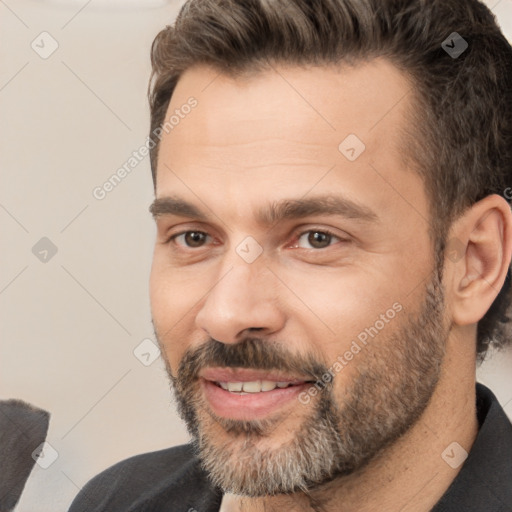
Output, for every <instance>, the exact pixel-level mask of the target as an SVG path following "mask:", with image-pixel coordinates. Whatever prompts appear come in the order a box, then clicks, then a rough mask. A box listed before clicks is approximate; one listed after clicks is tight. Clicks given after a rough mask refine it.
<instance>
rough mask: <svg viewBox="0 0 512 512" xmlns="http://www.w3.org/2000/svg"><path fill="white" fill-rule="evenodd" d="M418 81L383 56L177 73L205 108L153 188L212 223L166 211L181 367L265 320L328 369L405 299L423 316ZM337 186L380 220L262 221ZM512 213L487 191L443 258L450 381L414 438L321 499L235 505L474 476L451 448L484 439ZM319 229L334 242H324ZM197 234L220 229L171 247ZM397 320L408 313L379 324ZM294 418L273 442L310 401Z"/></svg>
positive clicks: (161, 265)
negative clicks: (410, 163)
mask: <svg viewBox="0 0 512 512" xmlns="http://www.w3.org/2000/svg"><path fill="white" fill-rule="evenodd" d="M411 88H412V86H411V83H410V82H409V81H408V79H407V77H406V76H404V75H403V74H402V73H401V72H400V71H398V70H397V69H396V68H395V67H394V66H393V65H391V64H390V63H388V62H386V61H384V60H374V61H371V62H369V63H365V64H361V65H358V66H356V67H344V68H339V69H336V68H333V67H320V68H315V69H314V70H313V69H306V68H296V67H287V66H276V67H274V68H272V69H269V70H268V71H264V72H261V73H258V74H253V75H250V76H245V77H239V78H236V79H234V78H230V77H228V76H225V75H223V74H221V73H219V72H218V71H216V70H213V69H211V68H208V67H206V66H201V67H196V68H192V69H189V70H188V71H187V72H186V73H185V74H184V75H183V76H182V77H181V79H180V80H179V82H178V85H177V87H176V90H175V92H174V94H173V97H172V99H171V103H170V105H169V112H172V111H174V110H175V109H176V108H180V106H181V105H183V104H184V103H186V102H187V99H188V98H189V97H190V96H194V97H195V98H196V99H197V101H198V105H197V107H196V108H195V109H194V110H193V111H192V112H191V113H190V114H189V115H188V116H187V117H186V118H185V119H183V120H182V121H181V122H180V124H179V125H178V126H176V127H174V129H173V130H172V131H170V132H169V133H168V134H165V135H164V137H163V138H162V141H161V147H160V153H159V161H158V171H157V185H156V197H157V199H158V198H164V197H169V196H173V197H180V198H182V199H183V200H185V201H187V202H189V203H191V204H192V205H194V206H195V207H196V208H197V209H199V210H201V211H202V212H204V214H205V218H204V219H199V218H197V217H189V216H185V215H178V214H170V213H168V214H165V213H163V214H161V215H157V216H156V217H155V218H156V224H157V237H156V244H155V250H154V259H153V267H152V272H151V282H150V293H151V305H152V315H153V322H154V325H155V331H156V333H157V335H158V338H159V341H160V343H161V346H162V350H163V353H164V357H165V359H166V361H167V364H168V367H169V371H170V372H171V373H172V374H173V375H176V372H177V369H178V367H179V364H180V361H181V360H182V358H183V356H184V354H185V352H186V351H187V350H189V349H194V348H197V347H199V346H201V344H203V343H205V342H206V341H207V340H208V339H209V338H214V339H216V340H218V341H221V342H222V343H225V344H236V343H237V342H239V341H240V340H241V339H242V338H243V337H245V336H247V334H248V333H250V332H254V331H253V330H254V329H258V331H257V332H258V336H259V337H263V338H265V339H268V340H280V341H281V342H283V341H285V342H286V348H287V349H288V350H290V351H292V352H293V353H294V354H299V355H302V354H316V355H317V356H318V357H319V358H321V359H322V360H323V361H324V362H325V363H326V364H327V365H329V363H330V364H332V363H333V362H334V361H336V358H337V356H339V355H340V354H343V353H344V352H345V351H346V350H348V349H349V348H350V342H351V340H353V339H355V338H356V337H357V335H358V334H359V333H360V332H361V331H362V330H364V329H365V328H366V327H368V326H371V325H374V323H375V321H376V320H377V319H378V318H379V315H381V314H382V313H384V312H385V311H386V310H388V309H389V308H391V307H392V305H393V304H394V303H396V302H398V303H400V304H401V305H402V306H403V308H404V311H405V312H407V313H409V314H414V313H416V312H417V311H419V309H420V306H421V304H422V301H423V300H424V286H425V285H424V283H425V281H426V280H428V279H429V278H430V276H431V275H432V272H433V270H434V255H433V246H432V240H431V239H430V238H429V234H428V218H429V203H428V198H427V197H426V194H425V188H424V184H423V182H422V181H421V179H420V178H419V176H418V175H417V174H416V173H415V172H414V171H413V170H412V169H407V168H405V166H404V162H403V159H402V155H401V152H400V142H401V141H400V130H401V129H403V128H406V127H407V119H406V114H407V111H408V109H410V108H413V103H412V97H413V94H411ZM348 134H356V135H357V137H358V138H359V139H360V140H362V141H363V142H364V144H365V146H366V149H365V151H364V152H363V153H362V154H361V155H360V156H359V158H357V160H355V161H354V162H350V161H349V160H347V159H346V158H345V156H344V155H343V154H342V153H341V152H340V151H339V149H338V146H339V144H340V142H341V141H343V140H344V139H345V137H346V136H347V135H348ZM327 194H331V195H332V194H336V195H343V196H344V197H346V198H348V199H351V200H352V201H355V202H357V204H358V205H362V206H364V207H366V208H368V209H371V210H372V211H373V212H374V213H375V215H376V220H375V219H374V220H361V219H351V218H346V217H344V216H342V215H327V214H315V215H311V216H307V217H305V218H300V219H287V220H283V221H281V222H278V223H276V224H275V225H272V226H271V225H267V224H261V223H260V222H258V211H259V210H260V209H262V208H264V207H265V206H266V205H268V203H269V202H278V201H281V200H284V199H297V200H302V199H304V198H312V197H317V196H322V195H327ZM511 217H512V215H511V212H510V208H509V207H508V205H507V203H506V201H505V200H504V199H503V198H501V197H499V196H489V197H487V198H485V199H483V200H482V201H480V202H479V203H477V204H475V205H474V206H473V207H472V208H470V209H468V210H467V211H466V212H465V213H464V215H462V216H461V217H459V218H458V219H457V220H456V221H455V222H454V224H453V225H452V227H451V231H450V236H449V238H456V239H457V240H459V241H460V243H461V247H463V248H464V250H463V254H461V257H460V258H459V259H457V261H451V260H448V259H447V260H446V262H445V267H444V274H443V285H444V290H445V306H446V309H445V313H444V315H445V316H444V320H445V323H446V325H447V326H448V327H449V334H448V338H447V341H446V347H445V351H446V352H445V357H444V359H443V361H442V371H441V378H440V380H439V382H438V385H437V387H436V389H435V391H434V394H433V395H432V397H431V400H430V402H429V405H428V406H427V408H426V409H425V411H424V413H423V414H422V416H421V417H420V419H419V420H418V421H417V422H416V423H415V424H414V425H413V426H411V428H410V429H409V431H408V432H407V433H406V434H405V435H404V436H402V437H401V438H400V439H399V440H398V441H397V442H396V443H394V444H393V445H392V446H390V447H388V448H387V449H386V450H385V451H384V452H382V454H381V455H380V456H379V457H377V458H376V459H375V460H373V461H372V462H370V463H369V464H368V465H367V466H365V468H364V469H362V470H361V471H358V472H356V473H354V474H352V475H349V476H345V477H343V478H339V479H337V480H335V481H333V482H331V483H330V484H328V485H326V486H323V487H322V488H319V489H317V490H313V491H311V493H310V496H306V495H305V494H302V493H296V494H293V495H291V496H283V495H278V496H273V497H263V498H240V497H238V496H231V497H230V498H229V501H228V506H229V510H233V511H239V510H244V511H250V512H256V511H263V510H267V511H268V510H293V511H303V510H304V511H305V510H317V509H316V508H315V507H314V505H312V503H315V502H317V503H318V502H322V508H318V510H320V509H321V510H325V511H331V510H332V511H334V510H336V511H340V510H343V511H344V512H351V511H359V512H369V511H377V510H378V511H382V510H404V511H407V510H410V511H413V510H414V511H416V512H418V511H419V512H421V511H428V510H430V509H431V508H432V507H433V505H434V504H435V503H436V502H437V501H438V500H439V498H440V497H441V496H442V495H443V494H444V492H445V491H446V490H447V488H448V487H449V485H450V483H451V482H452V481H453V479H454V478H455V476H456V475H457V473H458V471H459V470H460V467H459V468H457V469H452V468H451V467H450V466H448V465H447V464H446V463H445V462H444V461H443V459H442V458H441V454H442V453H443V451H444V450H445V448H446V447H447V446H449V445H450V444H451V443H452V442H453V441H456V442H457V443H459V445H461V446H462V447H463V448H464V449H465V450H467V451H469V450H470V448H471V445H472V444H473V442H474V439H475V436H476V434H477V430H478V424H477V420H476V410H475V342H476V324H477V322H478V321H479V320H480V318H481V317H482V316H483V315H484V314H485V312H486V311H487V309H488V308H489V307H490V305H491V304H492V302H493V300H494V299H495V297H496V295H497V294H498V291H499V290H500V288H501V286H502V284H503V282H504V280H505V276H506V271H507V268H508V265H509V263H510V259H511V252H512V245H511V239H512V219H511ZM308 230H310V231H311V230H313V231H315V230H316V231H321V232H323V231H325V230H327V231H330V232H332V233H333V234H334V235H335V237H334V238H333V239H331V244H330V245H329V246H328V247H325V248H314V247H312V246H311V245H309V244H308V234H309V233H310V231H308ZM185 231H201V232H205V233H207V234H208V235H209V237H208V238H207V239H206V241H205V243H204V245H201V246H199V247H187V245H186V243H185V242H186V239H185V238H184V237H183V236H181V237H177V238H174V239H173V240H171V241H168V240H169V237H170V236H172V235H177V234H179V233H183V232H185ZM304 233H306V234H305V235H304ZM247 236H251V237H252V238H254V239H255V240H256V241H257V242H258V244H259V246H261V248H262V254H261V255H260V256H259V257H258V258H256V259H255V261H254V262H253V263H247V262H246V261H244V259H242V258H241V257H240V255H239V254H238V253H237V252H236V248H237V246H238V245H239V244H240V243H241V242H242V241H243V240H244V239H245V238H246V237H247ZM248 290H249V291H250V293H247V291H248ZM399 327H400V319H397V320H396V321H391V322H389V324H387V325H386V326H385V328H384V330H383V332H384V331H385V332H386V336H389V335H390V334H392V333H393V332H394V331H395V330H398V328H399ZM357 369H358V360H357V357H356V358H354V360H352V361H351V362H350V363H349V364H348V365H347V366H346V367H345V368H344V369H343V371H342V372H340V373H339V374H338V375H337V376H336V377H335V379H334V382H333V386H334V389H335V391H336V396H337V398H338V399H339V400H340V401H342V400H343V392H344V390H345V389H346V388H347V386H348V385H349V384H350V382H351V381H352V379H353V378H354V376H355V375H356V374H357ZM287 407H289V406H287ZM292 410H293V414H283V415H282V416H281V417H280V421H279V422H277V424H276V426H275V428H274V429H273V431H272V435H271V436H270V437H267V438H266V439H265V440H264V441H262V442H264V443H267V446H269V447H278V446H279V445H280V444H282V443H283V442H286V441H287V440H289V439H290V436H293V434H294V430H296V428H297V426H298V425H299V424H300V422H302V421H303V420H304V417H305V415H306V414H307V408H306V407H303V408H302V409H299V408H297V406H296V405H295V406H294V408H293V409H291V408H290V407H289V410H287V411H285V412H288V413H289V412H290V411H292ZM215 428H216V430H215V432H216V436H218V438H219V440H226V441H229V434H228V433H226V432H225V431H224V430H223V429H222V428H221V427H220V426H217V427H215ZM362 490H364V491H362Z"/></svg>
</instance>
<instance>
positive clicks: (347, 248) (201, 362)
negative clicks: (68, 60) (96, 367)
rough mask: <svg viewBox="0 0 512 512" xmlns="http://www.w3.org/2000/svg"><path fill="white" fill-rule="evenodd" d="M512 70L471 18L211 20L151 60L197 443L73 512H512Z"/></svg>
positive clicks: (241, 8)
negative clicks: (489, 368)
mask: <svg viewBox="0 0 512 512" xmlns="http://www.w3.org/2000/svg"><path fill="white" fill-rule="evenodd" d="M511 62H512V49H511V47H510V46H509V44H508V43H507V42H506V40H505V38H504V37H503V36H502V34H501V33H500V31H499V29H498V27H497V25H496V23H495V20H494V18H493V16H492V14H491V13H490V12H489V10H488V9H487V8H486V7H485V6H484V5H482V4H481V3H479V2H477V1H476V0H428V1H427V0H413V1H410V0H407V1H405V0H403V1H401V0H317V1H315V2H308V1H306V0H251V1H247V0H244V1H242V0H206V1H205V0H203V1H201V0H192V1H190V2H188V3H186V4H185V6H184V7H183V8H182V10H181V13H180V15H179V16H178V18H177V20H176V23H175V25H174V26H173V27H167V28H166V29H165V30H163V31H162V32H161V33H160V34H159V35H158V36H157V38H156V40H155V42H154V44H153V49H152V63H153V77H152V85H151V91H150V100H151V109H152V110H151V115H152V122H151V137H152V140H153V141H154V143H155V144H154V148H153V150H152V155H151V160H152V169H153V178H154V183H155V194H156V199H155V202H154V203H153V205H152V206H151V211H152V214H153V216H154V218H155V220H156V224H157V239H156V244H155V251H154V260H153V267H152V273H151V302H152V315H153V322H154V327H155V333H156V336H157V339H158V341H159V344H160V346H161V349H162V354H163V356H164V359H165V361H166V365H167V370H168V373H169V377H170V379H171V381H172V384H173V389H174V392H175V396H176V400H177V403H178V408H179V411H180V413H181V415H182V417H183V419H184V420H185V422H186V424H187V426H188V428H189V430H190V433H191V435H192V438H193V442H192V444H191V445H186V446H182V447H177V448H172V449H168V450H163V451H160V452H156V453H151V454H145V455H140V456H137V457H134V458H131V459H129V460H127V461H124V462H121V463H119V464H118V465H116V466H114V467H113V468H110V469H108V470H106V471H105V472H104V473H102V474H101V475H99V476H97V477H96V478H94V479H93V480H92V481H91V482H90V483H89V484H88V485H87V486H85V488H84V489H83V491H82V492H81V493H80V495H79V497H78V498H77V499H76V500H75V502H74V504H73V505H72V507H71V511H72V512H77V511H81V510H87V511H100V510H102V511H103V510H105V511H107V510H108V511H117V510H119V511H121V510H122V511H128V510H129V511H142V510H144V511H164V510H165V511H184V512H185V511H189V512H191V511H197V512H210V511H212V512H213V511H218V510H221V511H222V512H227V511H229V512H231V511H237V512H238V511H244V512H245V511H248V512H260V511H274V510H280V511H282V510H286V511H326V512H331V511H343V512H353V511H358V512H367V511H375V510H379V511H415V512H426V511H429V510H434V511H436V512H439V511H456V510H464V511H486V512H490V511H492V512H498V511H500V512H505V511H510V510H512V485H510V484H511V482H512V425H511V424H510V422H509V420H508V419H507V417H506V415H505V413H504V411H503V410H502V408H501V406H500V405H499V404H498V402H497V400H496V398H495V397H494V395H493V394H492V393H491V392H490V391H489V390H488V389H486V388H485V387H484V386H482V385H480V384H478V385H477V384H476V383H475V365H476V363H477V362H479V361H481V360H482V359H483V357H484V355H485V353H486V351H487V350H488V348H489V347H491V346H496V347H499V346H505V345H507V344H509V343H510V337H509V336H508V334H507V333H508V329H509V323H508V318H507V316H506V312H507V311H506V310H507V307H508V305H509V302H510V301H509V294H510V276H509V265H510V260H511V254H512V214H511V211H510V207H509V204H508V203H507V201H506V200H505V199H504V197H503V194H505V192H504V191H505V190H506V189H507V187H508V186H509V185H510V182H511V171H512V71H511V70H512V66H511V65H510V64H511Z"/></svg>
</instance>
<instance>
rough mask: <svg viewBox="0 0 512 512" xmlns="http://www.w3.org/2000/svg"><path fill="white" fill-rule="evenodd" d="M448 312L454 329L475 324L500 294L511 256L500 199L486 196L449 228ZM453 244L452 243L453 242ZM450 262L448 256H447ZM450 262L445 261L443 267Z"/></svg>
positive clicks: (511, 219) (511, 224)
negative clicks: (453, 249) (454, 250)
mask: <svg viewBox="0 0 512 512" xmlns="http://www.w3.org/2000/svg"><path fill="white" fill-rule="evenodd" d="M450 239H451V241H452V245H453V243H455V245H457V246H458V254H459V256H460V257H459V258H458V259H457V261H454V260H453V258H452V259H451V263H452V264H453V268H452V272H451V276H452V278H451V280H450V282H451V307H450V309H451V312H452V316H453V322H454V323H455V324H457V325H470V324H475V323H477V322H478V321H480V319H481V318H482V317H483V316H484V315H485V313H486V312H487V310H488V309H489V308H490V307H491V304H492V303H493V302H494V299H495V298H496V296H497V295H498V293H499V291H500V290H501V288H502V286H503V283H504V282H505V278H506V276H507V272H508V269H509V266H510V260H511V254H512V213H511V211H510V206H509V205H508V203H507V202H506V201H505V199H504V198H502V197H500V196H498V195H491V196H487V197H485V198H484V199H482V200H481V201H479V202H478V203H475V204H474V205H473V206H472V207H471V208H470V209H469V210H467V212H465V213H464V214H463V215H462V216H461V217H460V218H459V219H458V220H457V221H456V222H455V223H454V225H453V226H452V231H451V238H450ZM453 241H455V242H453ZM447 257H448V258H450V253H449V252H447ZM448 263H450V261H447V264H448Z"/></svg>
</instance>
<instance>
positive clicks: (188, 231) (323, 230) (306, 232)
mask: <svg viewBox="0 0 512 512" xmlns="http://www.w3.org/2000/svg"><path fill="white" fill-rule="evenodd" d="M187 233H200V234H202V235H206V236H207V237H210V238H212V237H211V235H209V234H208V233H207V232H206V231H201V230H199V229H197V230H196V229H187V230H186V231H180V232H179V233H175V234H173V235H171V236H170V237H169V238H168V239H167V240H166V241H165V244H170V243H171V242H174V241H175V240H176V238H178V237H179V236H182V235H186V234H187ZM308 233H322V234H324V235H327V236H330V237H332V238H334V239H337V240H338V242H344V241H346V240H345V239H343V238H341V237H340V236H338V235H336V234H335V233H333V232H332V231H330V230H328V229H323V228H322V229H315V228H313V229H307V230H305V231H301V232H299V233H297V235H295V236H294V240H296V242H294V248H299V249H304V250H309V251H316V252H318V251H321V250H324V249H327V248H329V247H331V245H334V244H330V245H328V246H327V247H323V248H321V249H315V248H311V249H305V248H304V247H297V245H298V243H299V240H300V239H301V238H302V237H303V236H304V235H306V234H308ZM185 247H186V248H188V249H191V250H193V249H194V247H188V246H185ZM201 247H202V246H201ZM201 247H199V249H200V248H201Z"/></svg>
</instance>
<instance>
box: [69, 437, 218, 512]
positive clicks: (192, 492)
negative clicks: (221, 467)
mask: <svg viewBox="0 0 512 512" xmlns="http://www.w3.org/2000/svg"><path fill="white" fill-rule="evenodd" d="M221 497H222V496H221V493H220V491H218V490H217V489H214V488H213V487H212V485H211V483H210V482H209V480H208V478H207V476H206V474H205V472H204V471H203V470H202V468H201V466H200V464H199V461H198V459H197V457H196V455H195V453H194V450H193V448H192V446H191V445H190V444H187V445H182V446H177V447H173V448H168V449H165V450H160V451H156V452H151V453H144V454H141V455H136V456H134V457H130V458H129V459H126V460H124V461H121V462H118V463H117V464H115V465H114V466H112V467H110V468H108V469H106V470H105V471H103V472H101V473H100V474H99V475H97V476H95V477H94V478H93V479H92V480H91V481H89V482H88V483H87V484H86V486H85V487H84V488H83V489H82V490H81V491H80V493H79V494H78V496H77V497H76V498H75V500H74V501H73V503H72V505H71V507H70V509H69V512H86V511H87V512H103V511H108V512H116V511H123V512H139V511H140V512H142V511H145V512H150V511H151V512H157V511H159V510H162V511H164V510H173V511H176V512H189V511H190V512H193V511H194V510H201V512H205V511H208V512H209V511H212V512H213V511H215V512H217V511H218V509H219V506H220V501H221ZM171 505H172V508H169V507H170V506H171Z"/></svg>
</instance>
